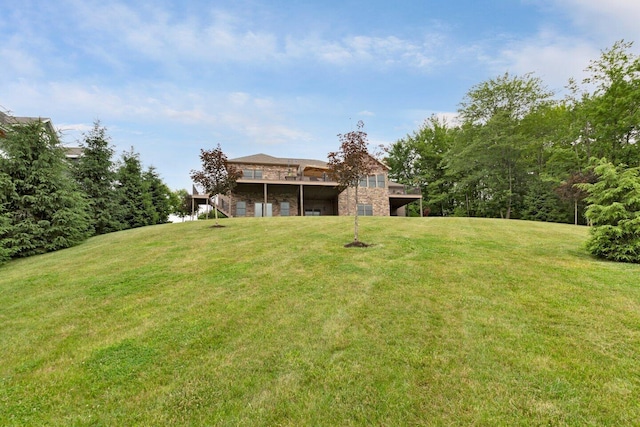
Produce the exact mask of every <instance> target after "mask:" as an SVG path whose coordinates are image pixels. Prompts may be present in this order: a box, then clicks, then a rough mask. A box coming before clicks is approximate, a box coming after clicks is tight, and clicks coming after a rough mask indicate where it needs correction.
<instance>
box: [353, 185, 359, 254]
mask: <svg viewBox="0 0 640 427" xmlns="http://www.w3.org/2000/svg"><path fill="white" fill-rule="evenodd" d="M359 186H360V185H359V184H356V216H355V221H354V224H353V241H354V242H357V241H358V187H359Z"/></svg>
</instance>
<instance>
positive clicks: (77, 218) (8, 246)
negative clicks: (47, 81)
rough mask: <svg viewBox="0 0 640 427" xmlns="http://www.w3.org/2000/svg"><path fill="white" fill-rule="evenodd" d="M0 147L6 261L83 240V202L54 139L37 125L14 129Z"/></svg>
mask: <svg viewBox="0 0 640 427" xmlns="http://www.w3.org/2000/svg"><path fill="white" fill-rule="evenodd" d="M0 144H1V146H0V149H1V151H2V152H3V153H4V154H3V155H2V156H0V170H1V171H3V173H4V178H0V179H1V180H2V181H3V182H2V185H1V187H2V191H3V196H2V197H1V198H0V200H3V201H4V208H3V209H4V210H5V214H4V215H2V217H3V220H2V222H3V224H2V225H1V227H3V228H4V230H3V232H2V235H0V241H1V242H2V247H3V252H4V256H6V255H7V254H9V255H11V256H13V257H24V256H30V255H35V254H40V253H44V252H49V251H54V250H57V249H62V248H67V247H70V246H73V245H75V244H77V243H79V242H81V241H83V240H84V239H86V238H87V237H88V235H89V233H90V219H89V216H88V214H87V212H88V203H87V199H86V196H85V195H84V193H82V192H81V191H80V190H79V189H78V187H77V185H76V183H75V182H74V180H73V178H72V176H71V173H70V170H69V166H68V164H67V162H66V161H65V159H64V153H63V151H62V148H61V147H60V146H59V145H58V142H57V138H56V136H55V135H53V134H51V133H50V132H49V131H48V130H47V128H46V127H45V126H44V125H43V123H42V122H40V121H38V122H34V123H29V124H25V125H20V126H16V127H14V128H13V129H12V131H11V132H8V133H7V135H6V137H5V138H3V139H2V140H0Z"/></svg>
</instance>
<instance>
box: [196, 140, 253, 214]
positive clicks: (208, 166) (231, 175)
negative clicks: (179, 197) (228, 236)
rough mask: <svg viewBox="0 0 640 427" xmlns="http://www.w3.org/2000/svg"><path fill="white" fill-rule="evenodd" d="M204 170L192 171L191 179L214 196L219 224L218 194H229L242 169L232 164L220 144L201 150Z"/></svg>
mask: <svg viewBox="0 0 640 427" xmlns="http://www.w3.org/2000/svg"><path fill="white" fill-rule="evenodd" d="M200 160H201V161H202V170H199V171H196V170H192V171H191V179H192V180H193V182H195V183H196V184H198V185H200V186H201V187H202V188H203V189H204V191H205V192H206V193H208V194H209V196H213V197H214V212H215V218H216V223H215V226H216V227H219V226H220V224H218V197H216V196H217V195H218V194H228V193H229V192H230V191H231V190H233V188H234V187H235V185H236V181H237V179H238V178H240V176H241V175H242V171H240V170H238V169H237V168H236V167H235V166H233V165H230V164H229V163H228V161H227V156H226V155H225V154H224V152H223V151H222V148H220V144H218V146H217V147H216V148H214V149H212V150H202V149H201V150H200Z"/></svg>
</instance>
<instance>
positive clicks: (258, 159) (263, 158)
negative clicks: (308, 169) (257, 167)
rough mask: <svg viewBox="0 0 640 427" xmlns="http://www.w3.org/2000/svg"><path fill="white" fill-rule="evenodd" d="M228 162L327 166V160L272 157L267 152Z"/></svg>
mask: <svg viewBox="0 0 640 427" xmlns="http://www.w3.org/2000/svg"><path fill="white" fill-rule="evenodd" d="M229 163H248V164H261V165H278V166H314V167H318V168H325V169H326V168H327V167H328V166H327V162H325V161H322V160H314V159H293V158H286V157H273V156H270V155H268V154H263V153H260V154H253V155H251V156H245V157H238V158H236V159H230V160H229Z"/></svg>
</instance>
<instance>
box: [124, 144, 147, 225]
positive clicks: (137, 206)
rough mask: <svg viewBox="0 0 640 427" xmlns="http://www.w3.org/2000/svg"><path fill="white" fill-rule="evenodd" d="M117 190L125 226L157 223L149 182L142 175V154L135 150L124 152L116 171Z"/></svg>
mask: <svg viewBox="0 0 640 427" xmlns="http://www.w3.org/2000/svg"><path fill="white" fill-rule="evenodd" d="M116 179H117V184H116V191H117V193H118V201H119V204H120V208H121V215H122V216H121V218H122V223H123V224H124V226H125V228H136V227H143V226H145V225H152V224H155V223H156V220H157V213H156V211H155V208H154V207H153V201H152V198H151V193H150V192H149V183H148V182H145V180H144V178H143V176H142V165H141V163H140V155H139V154H138V153H136V152H134V151H133V147H132V148H131V151H129V152H125V153H123V154H122V161H121V164H120V167H119V168H118V171H117V173H116Z"/></svg>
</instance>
